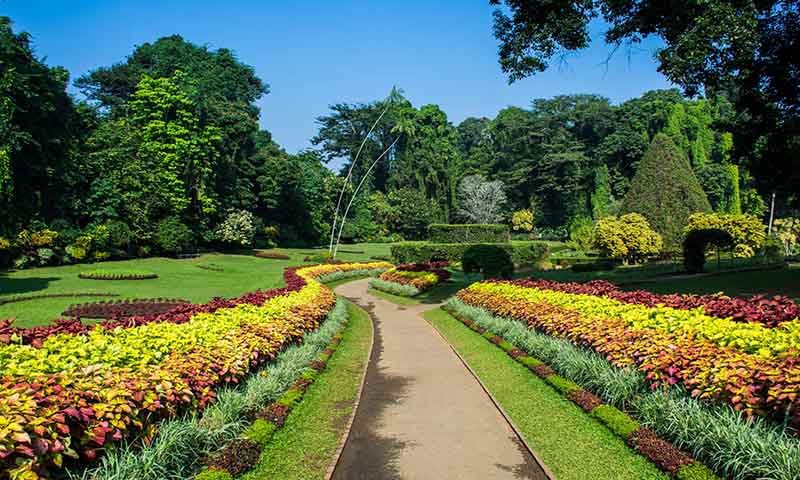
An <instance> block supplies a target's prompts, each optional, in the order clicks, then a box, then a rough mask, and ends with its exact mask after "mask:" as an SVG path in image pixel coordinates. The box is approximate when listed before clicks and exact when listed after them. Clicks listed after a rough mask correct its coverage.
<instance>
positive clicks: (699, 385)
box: [458, 282, 800, 427]
mask: <svg viewBox="0 0 800 480" xmlns="http://www.w3.org/2000/svg"><path fill="white" fill-rule="evenodd" d="M458 297H459V299H461V300H462V301H463V302H464V303H467V304H469V305H474V306H478V307H481V308H485V309H487V310H489V311H491V312H492V313H494V314H496V315H499V316H504V317H511V318H515V319H517V320H521V321H523V322H525V323H526V324H528V325H529V326H530V327H531V328H535V329H537V330H540V331H543V332H545V333H547V334H548V335H553V336H557V337H565V338H568V339H570V340H571V341H573V342H575V343H577V344H579V345H582V346H586V347H588V348H590V349H592V350H594V351H596V352H598V353H600V354H601V355H604V356H605V357H606V358H607V359H608V360H609V361H610V362H611V363H612V364H614V365H616V366H618V367H621V368H635V369H637V370H639V371H640V372H642V373H643V374H644V375H645V378H646V379H647V380H648V382H649V383H650V384H651V385H652V386H653V387H654V388H655V387H658V386H661V385H676V384H678V385H681V386H683V387H684V388H686V390H687V391H688V392H691V395H692V396H693V397H696V398H699V399H701V400H705V401H716V402H722V403H726V404H729V405H731V406H732V407H733V408H735V409H736V410H740V411H742V412H744V413H745V414H747V415H751V416H752V415H756V416H765V417H769V418H773V419H775V420H777V422H778V423H783V422H785V424H787V425H791V426H793V427H798V426H800V397H798V396H797V392H798V391H800V355H798V351H800V321H798V320H795V321H792V322H786V323H784V324H783V325H781V327H780V328H767V327H764V326H763V325H761V324H756V323H739V322H735V321H732V320H729V319H722V318H716V317H711V316H708V315H706V314H704V313H703V312H702V310H680V309H674V308H669V307H664V306H655V307H647V306H644V305H637V304H629V303H622V302H619V301H617V300H613V299H610V298H606V297H598V296H594V295H583V294H572V293H565V292H562V291H558V290H548V289H541V288H529V287H525V286H521V285H520V284H518V283H514V282H482V283H477V284H473V285H471V286H470V287H468V288H466V289H464V290H461V291H460V292H459V293H458Z"/></svg>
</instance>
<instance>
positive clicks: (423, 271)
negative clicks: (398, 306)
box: [370, 262, 450, 297]
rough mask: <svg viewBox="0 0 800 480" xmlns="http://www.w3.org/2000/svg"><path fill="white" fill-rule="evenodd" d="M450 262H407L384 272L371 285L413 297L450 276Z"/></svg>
mask: <svg viewBox="0 0 800 480" xmlns="http://www.w3.org/2000/svg"><path fill="white" fill-rule="evenodd" d="M447 265H448V262H430V263H406V264H402V265H398V266H397V267H395V268H390V269H389V270H387V271H385V272H383V273H382V274H381V276H380V277H379V278H378V279H376V280H373V281H371V282H370V286H371V287H373V288H376V289H378V290H383V291H386V292H389V293H393V294H395V295H402V296H406V297H413V296H416V295H419V294H420V293H422V292H424V291H425V290H428V289H430V288H432V287H434V286H436V285H438V284H439V283H441V282H444V281H446V280H447V279H448V278H450V272H448V271H447V270H445V269H444V268H445V267H446V266H447Z"/></svg>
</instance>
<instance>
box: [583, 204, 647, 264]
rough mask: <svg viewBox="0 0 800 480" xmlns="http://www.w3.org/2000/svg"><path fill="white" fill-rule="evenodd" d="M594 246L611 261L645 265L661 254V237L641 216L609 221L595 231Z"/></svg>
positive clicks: (626, 216) (629, 215)
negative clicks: (643, 263) (652, 256)
mask: <svg viewBox="0 0 800 480" xmlns="http://www.w3.org/2000/svg"><path fill="white" fill-rule="evenodd" d="M594 244H595V246H596V247H597V248H599V249H600V251H601V252H602V253H603V254H604V255H605V256H607V257H611V258H618V259H621V260H622V261H624V262H626V263H641V262H644V260H645V259H646V258H647V257H648V256H650V255H657V254H658V253H659V252H660V251H661V245H662V244H661V236H660V235H659V234H658V233H656V232H654V231H653V230H652V229H651V228H650V225H649V224H648V223H647V220H646V219H645V218H644V217H643V216H642V215H639V214H638V213H629V214H627V215H623V216H621V217H619V218H617V217H605V218H602V219H600V220H598V222H597V224H596V225H595V227H594Z"/></svg>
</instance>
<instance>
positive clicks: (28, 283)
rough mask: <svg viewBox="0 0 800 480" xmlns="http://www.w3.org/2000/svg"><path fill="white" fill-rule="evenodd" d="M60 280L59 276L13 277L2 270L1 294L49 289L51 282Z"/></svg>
mask: <svg viewBox="0 0 800 480" xmlns="http://www.w3.org/2000/svg"><path fill="white" fill-rule="evenodd" d="M55 280H60V278H58V277H47V278H42V277H28V278H12V277H9V276H8V272H0V296H5V295H19V294H25V293H30V292H38V291H41V290H47V287H48V286H49V285H50V282H53V281H55Z"/></svg>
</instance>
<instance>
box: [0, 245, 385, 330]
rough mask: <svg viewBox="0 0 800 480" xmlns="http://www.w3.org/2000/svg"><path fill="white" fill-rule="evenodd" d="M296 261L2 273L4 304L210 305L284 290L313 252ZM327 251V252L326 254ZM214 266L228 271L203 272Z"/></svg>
mask: <svg viewBox="0 0 800 480" xmlns="http://www.w3.org/2000/svg"><path fill="white" fill-rule="evenodd" d="M278 251H280V252H282V253H286V254H288V255H289V256H290V257H291V259H290V260H273V259H263V258H257V257H254V256H252V255H228V254H213V253H212V254H204V255H202V256H201V257H199V258H194V259H185V260H177V259H171V258H143V259H136V260H125V261H116V262H103V263H97V264H82V265H65V266H60V267H43V268H33V269H29V270H20V271H10V272H0V298H7V297H13V296H18V295H31V294H45V293H46V294H52V293H116V294H119V297H117V298H158V297H169V298H183V299H186V300H189V301H191V302H206V301H208V300H210V299H212V298H214V297H233V296H237V295H241V294H243V293H246V292H251V291H253V290H257V289H265V288H274V287H279V286H282V285H283V270H284V268H286V267H288V266H293V265H302V264H303V258H304V257H305V256H306V255H308V254H312V253H313V252H315V250H313V249H279V250H278ZM322 251H324V249H323V250H322ZM388 254H389V244H357V245H343V246H342V247H341V248H340V254H339V256H338V258H341V259H342V260H344V261H369V259H370V257H371V256H375V255H388ZM200 266H212V267H215V268H222V270H223V271H221V272H219V271H210V270H204V269H202V268H199V267H200ZM98 268H100V269H103V270H111V271H113V270H131V269H133V270H144V271H149V272H153V273H156V274H158V276H159V278H157V279H152V280H83V279H79V278H78V274H79V273H80V272H84V271H88V270H95V269H98ZM109 299H111V297H79V298H77V297H73V298H69V297H67V298H45V299H34V300H26V301H21V302H14V303H9V304H5V305H0V319H4V318H10V317H16V319H17V321H16V322H15V325H16V326H19V327H31V326H36V325H45V324H47V323H49V322H50V321H52V320H54V319H56V318H58V317H60V316H61V312H63V311H64V310H66V309H67V307H69V306H70V305H72V304H75V303H83V302H92V301H98V300H109Z"/></svg>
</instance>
